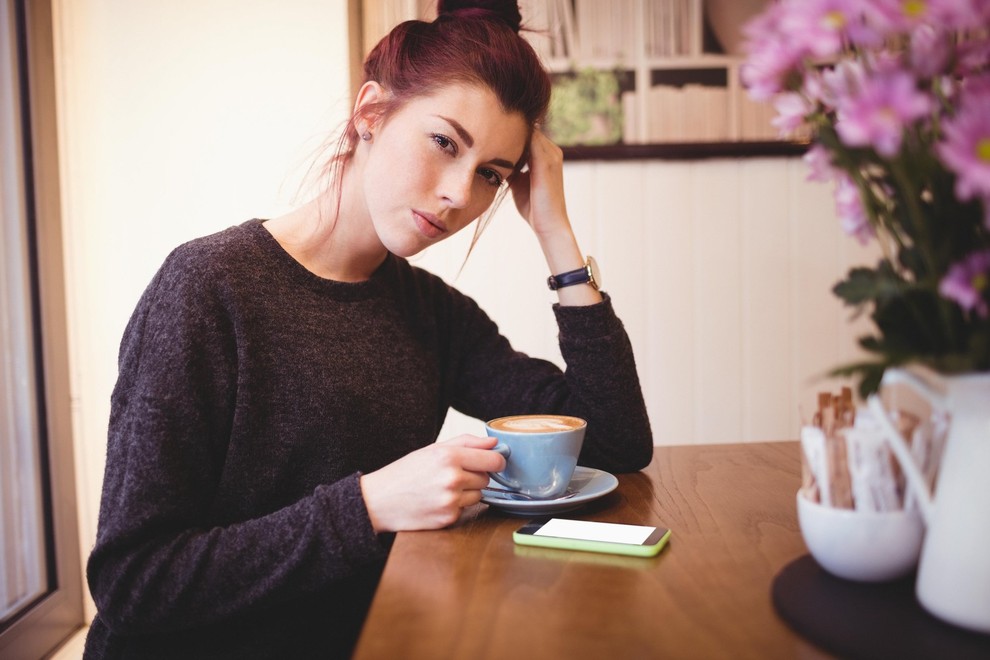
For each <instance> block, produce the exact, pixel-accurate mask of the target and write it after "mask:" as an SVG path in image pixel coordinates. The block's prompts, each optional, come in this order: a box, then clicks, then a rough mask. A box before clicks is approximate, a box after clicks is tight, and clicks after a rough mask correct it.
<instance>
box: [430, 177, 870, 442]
mask: <svg viewBox="0 0 990 660" xmlns="http://www.w3.org/2000/svg"><path fill="white" fill-rule="evenodd" d="M566 177H567V178H566V181H567V193H568V212H569V215H570V216H571V219H572V223H573V225H574V227H575V230H576V231H577V233H578V237H579V239H580V240H581V245H582V248H583V249H584V250H585V251H586V252H587V253H590V254H593V255H594V256H595V257H596V259H597V261H598V263H599V265H600V267H601V270H602V277H603V280H604V287H603V288H604V289H605V290H607V291H608V292H609V294H610V295H611V296H612V298H613V300H614V304H615V306H616V309H617V310H618V312H619V315H620V317H621V318H622V319H623V322H624V324H625V326H626V328H627V330H628V332H629V335H630V338H631V340H632V343H633V348H634V351H635V354H636V358H637V365H638V370H639V374H640V379H641V382H642V386H643V391H644V395H645V397H646V402H647V407H648V409H649V412H650V420H651V423H652V425H653V433H654V442H655V443H656V444H678V443H718V442H739V441H744V442H750V441H760V440H781V439H792V438H795V437H797V433H798V429H799V426H800V420H801V414H800V411H801V409H802V408H803V409H804V410H809V409H810V408H811V407H812V406H813V405H814V403H815V394H816V393H817V392H818V391H819V390H822V389H824V390H829V391H836V389H837V388H838V387H839V385H840V384H839V383H837V382H835V381H832V380H829V379H824V378H823V375H824V374H825V373H826V372H827V371H828V370H829V369H830V368H832V367H835V366H837V365H838V364H839V363H843V362H847V361H850V360H851V359H852V358H853V357H854V356H855V355H856V351H855V346H856V344H855V337H856V336H857V335H858V334H859V333H861V331H862V330H863V329H864V321H865V319H860V320H859V321H858V322H857V323H855V324H853V323H850V322H849V317H850V312H849V311H848V310H845V309H842V308H841V305H840V302H839V301H838V299H837V298H836V297H835V296H834V295H832V293H831V288H832V285H833V284H834V283H835V282H836V281H838V279H839V278H840V276H841V275H843V274H844V273H845V272H846V271H847V270H848V268H849V266H850V265H853V264H857V263H862V262H864V261H865V260H868V259H872V256H870V255H869V254H868V253H867V252H866V251H864V250H863V249H862V248H860V247H859V244H858V243H856V241H854V240H852V239H850V238H848V237H846V236H844V235H842V234H841V231H840V229H839V227H838V223H837V221H836V220H835V212H834V204H833V201H832V190H831V186H828V185H823V184H820V183H811V182H808V181H807V180H806V178H807V169H806V167H805V165H804V163H803V162H802V161H801V159H800V158H753V159H736V160H732V159H729V160H718V159H715V160H702V161H693V162H683V161H670V162H663V161H631V162H621V163H601V162H590V163H570V164H568V165H567V166H566ZM528 232H529V230H528V228H527V227H526V226H525V223H523V222H522V221H521V220H520V219H519V218H518V216H516V215H515V210H514V208H512V203H511V201H507V202H506V204H505V206H504V207H503V208H502V209H501V210H500V212H499V213H498V215H497V216H496V218H495V219H494V221H493V223H492V225H491V226H490V227H489V228H488V230H487V231H486V233H485V235H484V236H483V237H482V238H481V240H480V242H479V243H478V245H477V246H476V248H475V250H474V252H473V253H472V254H471V256H470V258H469V259H468V261H467V264H466V265H465V266H464V270H463V272H461V273H460V275H459V276H458V279H457V280H456V284H457V286H458V287H459V288H461V289H462V290H464V291H465V292H467V293H469V294H471V295H473V296H474V297H475V298H477V299H478V301H479V303H480V304H481V305H482V307H484V308H485V309H486V310H488V311H489V313H490V314H492V316H493V317H494V318H495V319H496V320H497V321H499V322H500V323H501V327H502V329H503V331H504V332H505V333H506V334H507V335H508V336H509V337H510V338H511V339H512V340H513V341H514V343H515V344H516V346H517V347H518V348H519V349H520V350H524V351H527V352H532V353H534V354H538V355H540V356H542V357H547V358H550V359H553V360H554V361H556V362H557V363H558V364H563V363H562V360H561V359H560V353H559V350H558V349H557V346H556V325H555V323H554V321H553V316H552V314H551V312H550V307H549V305H550V303H552V302H553V300H554V299H555V296H554V295H553V294H552V293H551V292H550V291H548V290H547V289H546V286H545V284H544V280H545V279H546V276H547V274H548V273H547V272H546V266H545V265H544V263H543V262H542V260H541V258H540V254H539V250H538V248H537V247H536V245H535V241H533V240H532V238H531V237H530V236H529V233H528ZM469 238H470V237H469V236H467V235H464V236H455V237H454V238H453V239H451V240H450V241H447V242H446V243H445V244H441V245H438V246H436V247H434V248H432V250H431V251H430V252H428V253H425V254H424V255H423V256H422V258H421V259H419V263H420V264H421V265H424V266H426V267H428V268H431V269H433V270H435V271H437V272H439V273H441V274H443V275H445V276H448V277H454V276H457V271H458V269H459V268H460V267H461V264H462V263H463V260H464V255H465V254H466V252H467V245H466V244H467V242H468V240H469ZM447 427H448V428H447V429H446V431H447V432H448V433H454V432H469V431H475V432H477V431H478V429H479V425H478V423H477V422H476V421H473V420H467V419H465V418H463V417H462V416H460V415H452V416H451V417H450V418H448V425H447Z"/></svg>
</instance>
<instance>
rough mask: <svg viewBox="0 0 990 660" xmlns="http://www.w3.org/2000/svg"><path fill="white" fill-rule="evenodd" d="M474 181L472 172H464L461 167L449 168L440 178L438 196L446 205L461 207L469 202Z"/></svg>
mask: <svg viewBox="0 0 990 660" xmlns="http://www.w3.org/2000/svg"><path fill="white" fill-rule="evenodd" d="M473 183H474V172H473V171H471V172H465V171H464V170H462V169H461V168H450V170H448V171H447V172H446V174H445V175H444V177H443V178H442V179H441V182H440V197H442V198H443V200H444V201H445V202H446V203H447V205H448V206H450V207H451V208H455V209H462V208H464V207H466V206H467V205H468V204H469V203H470V202H471V185H472V184H473Z"/></svg>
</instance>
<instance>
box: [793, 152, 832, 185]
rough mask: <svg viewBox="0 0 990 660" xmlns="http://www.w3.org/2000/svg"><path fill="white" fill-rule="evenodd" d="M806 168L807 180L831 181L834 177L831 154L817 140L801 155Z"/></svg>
mask: <svg viewBox="0 0 990 660" xmlns="http://www.w3.org/2000/svg"><path fill="white" fill-rule="evenodd" d="M801 159H802V160H804V162H805V164H806V165H807V166H808V169H809V170H810V171H811V172H810V174H808V181H831V180H832V179H833V178H834V177H835V170H834V169H833V168H832V156H831V155H830V154H829V152H828V149H826V148H825V147H823V146H822V145H820V144H818V143H817V142H816V143H815V144H814V145H812V147H811V148H810V149H808V150H807V151H806V152H805V153H804V156H802V157H801Z"/></svg>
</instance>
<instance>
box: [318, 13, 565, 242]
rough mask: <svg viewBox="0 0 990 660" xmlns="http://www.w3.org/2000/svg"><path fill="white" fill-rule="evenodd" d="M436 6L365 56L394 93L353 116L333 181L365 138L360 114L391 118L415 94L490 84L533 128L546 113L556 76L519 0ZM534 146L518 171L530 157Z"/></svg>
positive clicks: (373, 75)
mask: <svg viewBox="0 0 990 660" xmlns="http://www.w3.org/2000/svg"><path fill="white" fill-rule="evenodd" d="M437 12H438V15H437V18H436V20H434V21H430V22H427V21H406V22H404V23H400V24H399V25H397V26H395V27H394V28H393V29H392V31H391V32H389V33H388V34H387V35H385V37H384V38H382V40H381V41H379V42H378V44H377V45H376V46H375V47H374V48H373V49H372V50H371V52H370V53H369V54H368V57H367V58H366V59H365V62H364V80H363V81H362V83H364V82H368V81H375V82H377V83H378V84H380V85H381V86H382V88H383V89H384V90H385V91H386V92H388V98H387V99H385V100H383V101H380V102H376V103H372V104H369V105H367V106H365V107H363V108H361V109H360V110H359V111H358V112H357V113H355V114H354V115H353V116H352V117H351V118H350V121H348V123H347V126H346V127H345V129H344V132H343V134H342V135H341V136H340V138H339V142H338V145H337V152H336V154H335V156H334V157H333V159H332V160H331V161H330V163H329V167H328V170H327V174H329V176H330V178H331V181H333V183H334V184H336V185H339V183H340V176H339V173H340V168H342V167H343V166H344V165H345V164H346V163H347V161H349V160H350V158H351V156H352V155H353V154H354V150H355V149H356V147H357V143H358V142H359V141H360V139H361V138H360V136H359V135H358V131H357V128H356V127H355V120H357V119H358V118H359V117H364V118H371V119H375V120H381V119H387V118H388V116H389V115H391V114H392V113H394V112H395V111H396V110H398V109H399V108H401V107H402V106H403V105H405V104H406V103H408V102H409V101H410V100H412V99H414V98H417V97H420V96H425V95H428V94H431V93H433V92H435V91H437V90H438V89H440V88H442V87H445V86H448V85H451V84H468V85H482V86H484V87H486V88H488V89H490V90H491V91H492V92H493V93H494V94H495V96H496V98H498V100H499V103H500V104H501V105H502V109H503V110H505V111H506V112H509V113H512V112H518V113H520V114H521V115H522V116H523V118H524V119H525V120H526V123H527V125H528V126H529V127H530V130H532V129H533V128H534V127H535V126H536V125H537V124H538V123H540V122H542V121H543V120H544V118H545V117H546V113H547V108H548V107H549V105H550V76H549V74H547V71H546V69H545V68H544V67H543V64H542V62H541V61H540V58H539V56H538V55H537V54H536V52H535V51H534V50H533V48H532V46H530V45H529V42H527V41H526V40H525V39H523V38H522V37H521V36H520V34H519V31H520V30H521V29H524V28H522V17H521V15H520V13H519V6H518V4H517V2H516V0H474V1H471V0H439V1H438V2H437ZM527 143H528V140H527ZM527 151H528V150H527ZM527 151H524V152H523V157H522V158H521V159H520V161H519V163H517V164H516V169H517V170H518V169H519V168H521V167H522V166H523V164H524V163H525V162H526V156H527ZM505 192H506V190H503V191H502V193H501V194H500V195H499V196H498V198H497V199H496V201H495V203H494V204H493V205H492V207H491V209H489V211H491V210H493V209H494V208H495V207H496V206H497V205H498V202H499V201H501V198H502V197H503V196H504V194H505ZM338 201H339V200H338ZM482 224H484V223H482ZM476 238H477V235H476Z"/></svg>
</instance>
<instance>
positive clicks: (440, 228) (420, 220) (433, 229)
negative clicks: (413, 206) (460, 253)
mask: <svg viewBox="0 0 990 660" xmlns="http://www.w3.org/2000/svg"><path fill="white" fill-rule="evenodd" d="M412 214H413V220H414V221H415V222H416V226H417V227H418V228H419V231H420V232H422V233H423V235H425V236H427V237H428V238H439V237H440V236H443V235H444V234H446V233H447V225H445V224H444V223H443V220H441V219H440V218H438V217H437V216H435V215H433V214H432V213H424V212H422V211H413V212H412Z"/></svg>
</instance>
